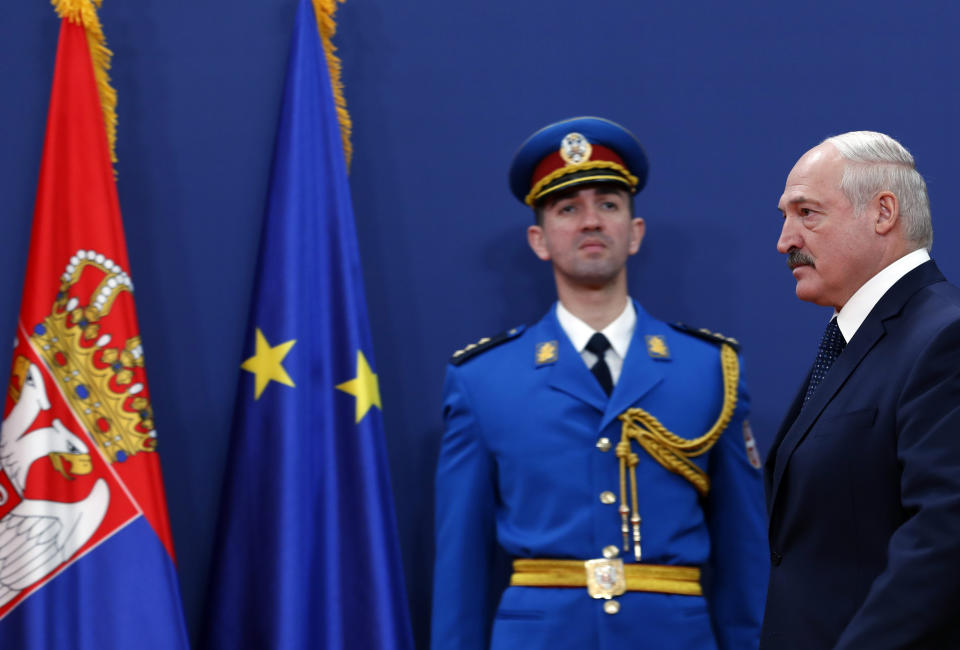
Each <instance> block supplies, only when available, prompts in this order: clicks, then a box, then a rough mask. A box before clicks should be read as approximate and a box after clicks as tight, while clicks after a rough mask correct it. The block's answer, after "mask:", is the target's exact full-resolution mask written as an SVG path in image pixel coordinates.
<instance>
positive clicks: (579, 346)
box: [557, 298, 637, 359]
mask: <svg viewBox="0 0 960 650" xmlns="http://www.w3.org/2000/svg"><path fill="white" fill-rule="evenodd" d="M557 320H558V321H560V327H561V328H562V329H563V331H564V332H565V333H566V335H567V338H569V339H570V342H571V343H573V347H574V348H575V349H576V350H577V352H583V350H584V348H586V347H587V341H589V340H590V337H591V336H593V335H594V333H595V330H594V329H593V328H592V327H590V326H589V325H587V324H586V323H584V322H583V321H582V320H580V319H579V318H577V317H576V316H574V315H573V314H572V313H570V310H568V309H567V308H566V307H564V306H563V303H562V302H560V301H557ZM636 326H637V310H636V309H634V307H633V301H632V300H630V299H629V298H627V304H626V306H625V307H624V308H623V311H622V312H620V315H619V316H617V317H616V318H615V319H614V320H613V322H612V323H610V324H609V325H607V326H606V327H604V328H603V330H601V332H600V333H601V334H603V335H604V336H606V337H607V340H608V341H610V347H612V348H613V351H614V352H616V353H617V354H618V355H619V356H620V358H621V359H625V358H626V356H627V348H629V347H630V340H631V339H632V338H633V330H634V329H636Z"/></svg>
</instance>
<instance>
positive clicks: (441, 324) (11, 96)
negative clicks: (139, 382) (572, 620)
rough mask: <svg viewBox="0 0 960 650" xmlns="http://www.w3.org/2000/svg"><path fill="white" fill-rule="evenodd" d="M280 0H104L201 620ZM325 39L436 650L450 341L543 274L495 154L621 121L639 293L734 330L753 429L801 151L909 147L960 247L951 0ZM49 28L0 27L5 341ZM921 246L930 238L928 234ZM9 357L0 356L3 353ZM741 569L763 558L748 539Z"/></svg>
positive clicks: (420, 605) (345, 9) (944, 240)
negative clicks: (639, 165)
mask: <svg viewBox="0 0 960 650" xmlns="http://www.w3.org/2000/svg"><path fill="white" fill-rule="evenodd" d="M294 6H295V3H294V2H293V0H277V1H275V2H256V1H254V0H237V1H235V2H231V3H227V4H224V3H221V2H211V1H209V0H189V1H187V0H172V1H171V0H164V1H162V2H161V1H160V0H139V1H138V2H136V3H124V2H120V1H119V0H104V6H103V8H102V10H101V12H100V16H101V19H102V21H103V24H104V29H105V31H106V34H107V38H108V41H109V44H110V46H111V47H112V49H113V50H114V53H115V58H114V69H113V79H114V82H115V87H116V88H117V90H118V93H119V106H118V111H119V117H120V124H119V140H118V147H117V152H118V156H119V159H120V162H119V165H118V173H119V181H118V187H119V192H120V202H121V208H122V210H123V216H124V223H125V225H126V229H127V241H128V245H129V248H130V256H131V265H132V270H133V278H134V281H135V283H136V288H137V302H138V311H139V316H140V323H141V330H142V335H143V340H144V346H145V349H146V353H147V367H148V371H149V375H150V383H151V388H152V391H153V399H154V407H155V410H156V419H157V423H158V429H159V431H160V454H161V456H162V461H163V468H164V476H165V479H166V488H167V497H168V500H169V507H170V517H171V522H172V525H173V532H174V538H175V542H176V547H177V552H178V555H179V567H180V579H181V585H182V590H183V597H184V603H185V606H186V610H187V617H188V622H189V624H190V629H191V634H192V635H193V636H194V638H195V637H196V634H197V632H198V630H199V627H200V625H199V624H200V618H201V616H202V615H203V601H204V595H205V590H206V583H207V578H208V568H209V561H210V552H211V537H212V530H213V525H214V517H215V513H216V509H217V504H218V500H219V496H220V485H221V480H222V476H223V472H224V471H229V468H227V467H225V449H226V446H227V445H228V444H229V440H228V438H227V434H228V426H229V418H230V415H231V413H232V408H233V400H234V391H235V387H236V380H237V374H238V372H239V364H240V362H241V360H242V359H241V355H242V353H243V351H242V350H241V345H242V337H243V332H244V325H245V323H244V321H245V318H246V315H247V313H248V311H247V310H248V305H249V300H250V291H251V280H252V273H253V264H254V261H255V255H256V250H257V245H258V242H257V238H258V234H259V232H260V225H261V221H262V217H263V208H264V200H265V193H266V184H267V172H268V169H269V165H270V156H271V152H272V146H273V138H274V130H275V127H276V121H277V117H278V111H279V102H280V89H281V84H282V81H283V80H282V74H283V70H284V65H285V59H286V53H287V46H288V43H289V39H290V34H291V28H292V21H293V14H294ZM338 19H339V20H338V22H339V25H340V30H339V34H338V36H337V38H336V43H337V44H338V45H339V47H340V54H341V56H342V57H343V64H344V82H345V85H346V95H347V100H348V103H349V108H350V112H351V114H352V116H353V120H354V139H353V143H354V148H355V156H354V162H353V168H352V179H351V182H352V187H353V192H354V203H355V208H356V218H357V226H358V230H359V237H360V252H361V255H362V257H363V262H364V272H365V277H366V282H367V295H368V301H369V303H370V304H369V309H370V314H371V319H372V321H373V322H372V327H373V336H374V345H375V352H376V359H377V361H378V363H379V367H378V368H376V370H377V371H378V372H379V376H380V383H381V391H382V394H383V408H384V416H385V420H386V434H387V443H388V448H389V453H390V458H391V465H392V472H393V475H392V480H393V485H394V491H395V499H396V507H397V515H398V519H399V525H400V541H401V544H402V548H403V561H404V569H405V571H406V575H407V583H408V592H409V594H410V601H411V607H412V612H413V616H414V628H415V632H416V635H417V641H418V645H419V646H423V647H425V646H426V634H427V629H428V613H429V586H428V585H429V584H430V577H431V568H430V567H431V550H432V547H433V542H432V498H433V495H432V474H433V469H434V464H435V460H436V450H437V445H438V441H439V437H440V434H441V425H440V417H439V403H440V386H441V378H442V373H443V368H444V364H445V360H446V358H447V357H448V355H449V354H450V352H452V351H453V350H455V349H457V348H459V347H462V346H463V345H464V344H465V343H468V342H470V341H472V340H475V339H477V338H479V337H481V336H485V335H489V334H491V333H495V332H498V331H500V330H502V329H504V328H506V327H509V326H511V325H514V324H517V323H521V322H527V321H530V320H533V319H534V318H536V317H537V316H538V315H539V314H540V313H541V312H542V311H544V310H545V309H546V307H547V306H548V304H549V302H550V301H551V299H552V295H553V293H552V280H551V275H550V273H549V269H548V268H547V267H546V266H543V265H541V264H539V263H538V262H537V261H536V260H535V259H534V257H533V255H532V254H531V253H530V252H529V251H528V250H527V248H526V243H525V236H524V232H523V231H524V228H525V227H526V225H527V223H528V222H529V219H530V216H529V214H528V213H527V211H526V210H525V208H523V207H522V206H521V205H520V204H518V203H516V202H515V201H514V200H513V199H512V197H511V196H510V194H509V192H508V190H507V186H506V166H507V164H508V162H509V160H510V157H511V155H512V154H513V151H514V149H515V147H516V146H517V145H518V144H519V142H520V141H521V140H522V139H523V138H524V137H526V135H527V134H528V133H530V132H531V131H532V130H534V129H535V128H538V127H539V126H542V125H543V124H545V123H546V122H548V121H553V120H556V119H560V118H564V117H568V116H571V115H576V114H583V113H592V114H600V115H604V116H607V117H610V118H612V119H614V120H617V121H619V122H622V123H623V124H626V125H627V126H629V127H630V128H631V129H633V130H634V131H635V132H636V134H637V135H638V137H639V138H640V140H641V141H642V142H643V143H644V144H645V146H646V149H647V153H648V155H649V157H650V160H651V163H652V169H651V175H650V181H649V185H648V189H647V190H645V191H644V192H643V194H641V195H640V197H639V199H638V210H639V212H640V214H641V215H642V216H644V217H645V218H646V219H647V224H648V234H647V238H646V240H645V242H644V248H643V250H642V251H641V253H640V255H639V256H638V259H637V260H635V262H634V263H633V266H632V269H631V274H630V283H631V288H632V292H633V293H634V295H636V296H637V297H638V298H639V299H640V300H641V301H642V302H643V303H644V304H645V306H646V307H647V308H648V309H649V310H650V311H651V312H652V313H654V314H656V315H658V316H660V317H662V318H665V319H668V320H683V321H686V322H689V323H693V324H696V325H698V326H701V325H702V326H705V327H708V328H711V329H715V330H719V331H721V332H723V333H725V334H730V335H733V336H736V337H738V338H740V339H741V340H742V341H743V343H744V357H745V363H746V375H747V380H748V382H749V384H750V387H751V390H752V394H753V401H754V417H753V428H754V431H755V432H757V435H758V437H759V438H760V442H761V445H762V446H764V448H765V447H766V444H767V443H768V442H769V440H770V437H771V436H772V434H773V431H774V429H775V428H776V425H777V423H778V421H779V417H780V414H781V412H782V410H783V409H784V408H785V405H786V402H787V400H788V399H789V398H790V397H791V396H792V392H793V390H794V389H795V388H796V385H797V383H798V382H799V381H800V378H801V375H802V373H803V372H804V370H805V369H806V366H807V364H808V363H809V360H810V358H811V357H812V355H813V353H814V350H815V346H816V339H817V336H818V334H819V332H820V330H821V327H822V323H823V320H824V319H825V318H826V317H827V315H828V314H827V312H826V311H825V310H823V309H821V308H816V307H812V306H809V305H806V304H804V303H800V302H798V301H797V300H796V299H795V298H794V296H793V280H792V278H791V277H790V274H789V272H788V271H787V269H786V267H785V266H784V264H783V260H782V259H781V257H780V256H779V255H778V254H777V253H776V251H775V250H774V244H775V241H776V238H777V235H778V233H779V227H780V217H779V214H778V213H777V211H776V203H777V199H778V198H779V196H780V192H781V191H782V188H783V182H784V179H785V178H786V174H787V172H788V171H789V169H790V167H791V166H792V165H793V163H794V161H795V160H796V158H797V157H798V156H799V155H800V154H801V153H802V152H803V151H805V150H806V149H807V148H809V147H811V146H813V145H814V144H816V143H817V142H818V141H819V140H820V139H822V138H823V137H825V136H826V135H829V134H834V133H839V132H842V131H847V130H851V129H862V128H866V129H874V130H881V131H885V132H888V133H890V134H892V135H894V136H895V137H897V138H899V139H900V140H901V141H902V142H903V143H904V144H906V145H907V147H908V148H910V149H911V150H912V151H913V153H914V154H915V156H916V158H917V160H918V163H919V167H920V169H921V171H922V173H924V175H925V177H926V178H927V181H928V183H929V186H930V194H931V198H932V202H933V213H934V224H935V226H936V240H937V245H936V247H935V249H934V254H935V257H936V258H937V260H938V262H939V263H940V266H941V268H942V269H943V270H944V271H945V273H946V274H947V275H948V277H952V278H953V279H954V280H958V279H960V260H957V259H956V258H955V256H953V255H951V254H950V253H949V252H950V251H951V250H952V249H953V248H954V246H955V245H956V242H958V241H960V225H958V224H957V222H956V221H955V220H954V215H953V214H952V205H951V204H950V198H949V192H950V191H951V190H950V187H951V182H952V179H954V178H956V177H957V175H958V171H960V170H958V162H957V160H958V159H957V156H956V151H958V150H960V133H958V129H957V126H956V120H957V118H958V117H960V91H958V87H960V85H958V83H957V81H956V76H957V73H956V69H955V68H956V62H957V61H958V60H960V51H958V50H960V46H958V39H957V38H956V33H957V30H958V27H960V7H958V6H956V5H955V4H953V3H950V2H947V1H945V0H944V1H941V2H933V1H928V2H922V3H913V4H911V5H906V4H904V3H903V2H897V1H895V0H876V1H874V2H871V3H838V2H835V1H831V2H810V3H803V4H797V3H790V4H785V5H782V6H780V5H773V4H771V3H767V2H760V1H743V2H735V3H723V4H722V6H718V5H717V4H716V3H713V2H707V1H695V2H678V3H638V2H626V1H625V0H620V1H615V0H597V1H596V2H594V3H592V4H590V5H589V10H588V9H587V8H586V5H584V3H582V2H576V1H574V0H550V1H546V0H538V1H535V2H534V1H531V2H524V3H506V2H503V3H491V2H484V1H480V0H461V1H460V2H449V1H448V2H437V1H435V0H420V1H415V2H396V0H349V1H348V2H347V4H345V5H342V6H341V9H340V11H339V16H338ZM57 28H58V22H57V19H56V16H55V14H54V12H53V10H52V9H51V7H50V6H49V4H48V3H46V2H44V1H43V0H30V1H29V2H19V3H14V4H11V5H10V6H8V7H6V9H5V14H4V19H3V21H2V23H0V78H2V80H3V98H4V101H3V102H2V103H0V124H2V125H3V142H2V146H0V197H2V201H3V203H2V206H3V207H2V208H0V225H2V227H3V231H2V232H3V235H2V237H0V277H3V278H4V279H3V281H2V283H0V341H3V340H6V341H9V340H12V339H13V332H14V324H15V319H16V313H17V308H18V305H19V299H20V290H21V284H22V279H23V270H24V263H25V260H26V249H27V242H28V238H29V228H30V220H31V214H32V207H33V198H34V192H35V187H36V179H37V169H38V165H39V158H40V151H41V147H42V142H43V131H44V121H45V118H46V110H47V100H48V95H49V87H50V80H51V75H52V66H53V58H54V51H55V46H56V36H57ZM937 253H939V254H937ZM8 366H9V350H8V349H7V348H5V347H4V348H0V367H3V368H6V367H8ZM757 561H761V562H762V561H765V559H764V558H757Z"/></svg>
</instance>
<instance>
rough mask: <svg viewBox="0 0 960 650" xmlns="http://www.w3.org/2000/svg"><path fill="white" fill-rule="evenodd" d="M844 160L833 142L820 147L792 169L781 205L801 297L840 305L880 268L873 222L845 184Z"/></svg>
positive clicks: (783, 243)
mask: <svg viewBox="0 0 960 650" xmlns="http://www.w3.org/2000/svg"><path fill="white" fill-rule="evenodd" d="M844 164H845V161H844V159H843V158H842V157H841V156H840V153H839V152H838V151H837V149H836V147H834V146H833V145H832V144H829V143H826V144H822V145H820V146H818V147H814V148H813V149H811V150H810V151H808V152H807V153H805V154H804V155H803V156H802V157H801V158H800V160H798V161H797V164H796V165H794V167H793V169H792V170H791V171H790V175H789V176H788V177H787V183H786V187H785V188H784V191H783V196H782V197H780V203H779V205H778V206H777V207H778V208H779V210H780V212H781V213H782V214H783V228H782V230H781V233H780V239H779V240H778V241H777V250H778V251H780V252H781V253H783V254H785V255H787V264H788V266H789V267H790V269H791V271H792V272H793V277H794V279H795V280H796V281H797V287H796V291H797V297H798V298H800V299H801V300H807V301H809V302H813V303H816V304H818V305H824V306H829V307H833V308H835V309H837V310H839V309H840V308H841V307H843V305H844V304H846V302H847V300H848V299H849V298H850V296H852V295H853V294H854V292H856V290H857V289H859V288H860V287H861V286H862V285H863V283H864V282H866V281H867V280H868V279H870V277H872V275H873V274H874V272H875V271H876V270H878V269H877V268H876V267H877V257H878V252H877V251H878V249H877V242H876V239H877V234H876V232H875V230H874V227H873V222H872V221H871V220H870V219H869V218H868V217H867V216H866V215H858V214H856V213H855V210H854V207H853V204H851V202H850V200H849V199H848V198H847V196H846V194H844V192H843V190H842V189H841V188H840V180H841V179H842V177H843V170H844ZM881 268H882V266H881Z"/></svg>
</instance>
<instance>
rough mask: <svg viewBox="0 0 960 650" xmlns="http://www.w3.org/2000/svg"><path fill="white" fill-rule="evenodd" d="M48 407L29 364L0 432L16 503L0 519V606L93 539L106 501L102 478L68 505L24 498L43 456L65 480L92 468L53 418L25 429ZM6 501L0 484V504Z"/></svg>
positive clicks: (2, 460)
mask: <svg viewBox="0 0 960 650" xmlns="http://www.w3.org/2000/svg"><path fill="white" fill-rule="evenodd" d="M49 409H50V400H49V399H48V397H47V389H46V386H45V384H44V379H43V374H42V373H41V371H40V369H39V368H38V367H37V366H36V365H34V364H32V363H31V364H30V365H29V368H28V369H27V373H26V377H25V378H24V382H23V388H22V390H21V391H20V396H19V400H18V401H17V403H16V404H15V405H14V407H13V408H12V409H11V411H10V414H9V415H8V416H7V418H6V419H5V420H4V421H3V426H2V430H0V469H2V470H3V472H4V473H5V474H6V475H7V478H8V479H9V480H10V483H11V484H12V486H13V489H14V490H16V492H17V496H19V497H20V499H22V500H21V501H20V503H18V504H17V505H16V507H14V508H13V509H12V510H11V511H10V512H8V513H7V514H6V515H4V517H3V518H2V519H0V607H2V606H3V605H4V604H6V603H8V602H10V601H11V600H13V599H14V598H16V597H17V595H18V594H19V593H20V592H21V591H23V590H24V589H27V588H28V587H30V586H31V585H33V584H35V583H37V582H39V581H41V580H43V579H44V578H46V577H47V576H49V575H51V574H52V573H54V572H55V571H56V570H57V568H58V567H59V566H60V565H62V564H63V563H65V562H66V561H67V560H69V559H70V557H71V556H72V555H73V554H74V553H76V552H77V550H79V549H80V548H81V547H82V546H83V545H84V544H85V543H86V542H87V541H88V540H89V539H90V538H91V537H92V536H93V535H94V533H95V532H96V530H97V528H98V527H99V526H100V523H101V522H102V521H103V518H104V515H105V514H106V512H107V506H108V505H109V503H110V490H109V488H108V487H107V482H106V481H105V480H104V479H102V478H100V479H97V481H96V482H95V483H94V485H93V488H92V489H91V490H90V492H89V494H87V496H86V497H85V498H83V499H82V500H80V501H76V502H73V503H67V502H61V501H50V500H42V499H29V498H26V497H25V496H24V494H25V490H26V486H27V475H28V474H29V472H30V467H31V465H33V463H34V462H35V461H37V460H39V459H41V458H44V457H48V458H49V459H50V461H51V463H52V464H53V467H54V468H55V469H56V470H57V471H58V472H60V473H61V474H63V475H64V476H67V478H69V476H68V471H69V473H71V474H76V475H81V474H88V473H90V471H91V469H92V467H93V464H92V461H91V458H90V449H89V448H88V446H87V444H86V443H84V441H83V440H81V439H80V438H79V437H78V436H77V435H75V434H74V433H72V432H71V431H70V430H69V429H67V427H65V426H64V425H63V423H62V422H61V421H60V420H59V419H55V420H53V421H52V422H51V424H50V426H45V427H41V428H37V429H31V427H32V426H33V425H34V422H35V421H36V419H37V416H38V415H39V414H40V413H41V412H42V411H48V410H49ZM67 468H69V470H68V469H67ZM11 498H13V496H12V495H10V494H8V493H7V491H6V490H5V489H4V488H3V486H2V485H0V506H2V505H3V504H4V503H6V502H7V501H9V499H11Z"/></svg>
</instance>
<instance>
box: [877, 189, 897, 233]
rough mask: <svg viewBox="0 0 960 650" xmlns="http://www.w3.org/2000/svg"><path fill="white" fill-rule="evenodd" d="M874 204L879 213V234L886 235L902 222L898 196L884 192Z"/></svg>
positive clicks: (887, 191) (878, 195)
mask: <svg viewBox="0 0 960 650" xmlns="http://www.w3.org/2000/svg"><path fill="white" fill-rule="evenodd" d="M873 204H874V208H875V209H876V211H877V225H876V230H877V234H878V235H886V234H887V233H889V232H890V231H891V230H893V228H894V227H895V226H896V225H897V222H898V221H900V201H898V200H897V195H896V194H894V193H893V192H891V191H889V190H884V191H883V192H880V193H879V194H877V195H876V196H875V197H874V198H873Z"/></svg>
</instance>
